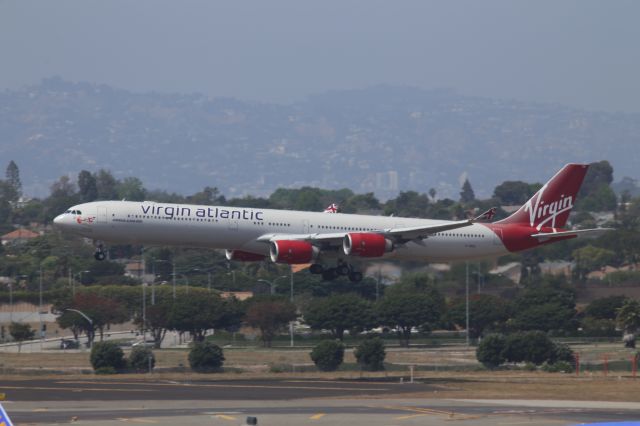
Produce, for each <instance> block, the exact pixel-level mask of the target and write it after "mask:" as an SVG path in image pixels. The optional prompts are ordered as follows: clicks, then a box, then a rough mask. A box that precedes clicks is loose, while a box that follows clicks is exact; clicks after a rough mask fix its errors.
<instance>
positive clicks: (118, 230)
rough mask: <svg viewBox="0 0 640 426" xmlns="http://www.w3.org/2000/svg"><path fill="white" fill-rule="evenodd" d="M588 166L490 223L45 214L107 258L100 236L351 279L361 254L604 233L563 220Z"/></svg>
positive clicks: (160, 208) (170, 212)
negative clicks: (570, 225) (206, 250)
mask: <svg viewBox="0 0 640 426" xmlns="http://www.w3.org/2000/svg"><path fill="white" fill-rule="evenodd" d="M587 169H588V165H587V164H567V165H566V166H564V167H563V168H562V169H561V170H560V171H559V172H557V173H556V174H555V175H554V176H553V177H552V178H551V179H550V180H549V181H548V182H547V183H546V184H545V185H543V186H542V188H540V190H539V191H538V192H536V193H535V194H534V195H533V197H531V199H529V200H528V201H527V202H526V203H525V204H524V205H523V206H521V207H520V208H519V209H518V210H517V211H516V212H515V213H513V214H512V215H511V216H509V217H507V218H506V219H503V220H499V221H497V222H490V221H491V220H492V219H493V216H494V214H495V209H491V210H489V211H487V212H485V213H483V214H482V215H480V216H478V217H477V218H474V219H466V220H456V221H449V220H431V219H417V218H405V217H393V216H391V217H389V216H373V215H359V214H343V213H331V214H326V213H324V212H306V211H289V210H270V209H260V208H243V207H224V206H206V205H188V204H169V203H157V202H154V201H142V202H137V201H94V202H89V203H84V204H78V205H75V206H73V207H71V208H70V209H69V210H67V211H65V212H64V213H62V214H61V215H59V216H57V217H56V218H55V219H54V221H53V223H54V226H56V227H57V228H59V229H61V230H62V231H66V232H71V233H74V234H77V235H80V236H82V237H86V238H89V239H92V240H93V241H94V245H95V247H96V252H95V258H96V259H97V260H103V259H105V257H106V254H105V249H104V244H105V242H110V243H118V244H143V245H162V246H170V245H171V246H188V247H198V248H209V249H224V250H226V257H227V259H229V260H237V261H248V262H251V261H263V260H265V259H267V258H270V260H271V261H272V262H275V263H283V264H291V265H294V264H310V267H309V270H310V272H311V273H312V274H321V275H322V278H323V279H324V280H332V279H335V278H336V277H338V276H347V277H348V278H349V279H350V280H351V281H354V282H357V281H360V280H362V277H363V276H362V273H361V272H360V271H358V270H357V268H356V266H355V265H357V264H359V263H361V261H367V260H376V259H385V260H386V259H401V260H422V261H426V262H449V261H461V260H475V259H481V258H486V257H497V256H501V255H504V254H507V253H512V252H519V251H523V250H527V249H531V248H534V247H538V246H541V245H544V244H549V243H553V242H556V241H562V240H566V239H570V238H576V237H579V236H587V235H599V234H601V233H603V232H606V231H608V230H609V229H607V228H596V229H580V230H573V229H565V228H564V226H565V224H566V222H567V219H568V217H569V213H570V211H571V209H572V207H573V206H574V204H575V200H576V196H577V193H578V190H579V189H580V186H581V184H582V181H583V179H584V176H585V175H586V173H587ZM332 210H333V209H332ZM487 221H488V222H487ZM332 265H335V266H332Z"/></svg>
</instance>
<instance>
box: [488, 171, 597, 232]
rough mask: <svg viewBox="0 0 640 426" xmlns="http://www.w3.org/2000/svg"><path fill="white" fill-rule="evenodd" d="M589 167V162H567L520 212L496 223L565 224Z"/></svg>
mask: <svg viewBox="0 0 640 426" xmlns="http://www.w3.org/2000/svg"><path fill="white" fill-rule="evenodd" d="M588 168H589V166H588V165H587V164H567V165H566V166H564V167H563V168H562V169H561V170H560V171H559V172H558V173H556V175H555V176H554V177H552V178H551V180H549V182H547V183H545V184H544V186H543V187H542V188H540V190H539V191H538V192H536V193H535V195H534V196H533V197H531V199H530V200H529V201H527V202H526V203H525V204H524V205H523V206H522V207H520V208H519V209H518V211H517V212H515V213H514V214H512V215H511V216H509V217H508V218H506V219H504V220H501V221H499V222H497V223H504V224H521V225H527V226H531V227H532V228H533V227H535V228H536V229H538V230H540V229H541V228H542V227H547V228H562V227H563V226H564V225H565V224H566V223H567V218H568V217H569V213H570V212H571V208H573V205H574V203H575V201H576V195H577V194H578V190H579V189H580V185H582V180H583V179H584V176H585V174H586V173H587V169H588Z"/></svg>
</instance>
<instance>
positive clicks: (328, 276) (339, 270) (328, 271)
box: [309, 261, 363, 283]
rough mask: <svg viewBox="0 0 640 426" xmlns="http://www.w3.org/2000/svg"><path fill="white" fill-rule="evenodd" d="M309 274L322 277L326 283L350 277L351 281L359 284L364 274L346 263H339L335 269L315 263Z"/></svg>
mask: <svg viewBox="0 0 640 426" xmlns="http://www.w3.org/2000/svg"><path fill="white" fill-rule="evenodd" d="M309 272H311V273H312V274H316V275H322V279H323V280H324V281H332V280H335V279H336V278H338V277H340V276H347V277H349V281H351V282H354V283H357V282H360V281H362V278H363V276H362V272H359V271H356V270H355V269H354V268H353V266H351V265H350V264H348V263H345V262H342V261H340V262H338V265H337V266H336V267H335V268H325V267H324V266H323V265H321V264H319V263H314V264H312V265H311V266H310V267H309Z"/></svg>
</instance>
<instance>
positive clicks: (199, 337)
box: [168, 288, 239, 342]
mask: <svg viewBox="0 0 640 426" xmlns="http://www.w3.org/2000/svg"><path fill="white" fill-rule="evenodd" d="M189 292H190V294H187V293H186V292H180V293H178V294H177V296H176V299H175V301H173V302H172V305H171V310H170V311H169V324H168V326H169V328H171V329H173V330H177V331H179V332H182V333H184V332H188V333H190V334H191V336H192V337H193V340H194V341H196V342H201V341H203V340H204V336H205V332H206V331H207V330H211V329H215V328H224V327H227V326H230V325H232V324H230V322H231V319H230V316H229V312H228V311H227V307H228V306H229V305H228V304H227V303H225V302H224V301H223V300H222V299H221V298H220V296H218V295H216V294H212V293H209V292H208V291H207V290H204V289H195V288H194V289H190V290H189ZM234 318H236V316H235V315H234ZM235 320H236V321H237V318H236V319H235ZM237 322H239V321H237Z"/></svg>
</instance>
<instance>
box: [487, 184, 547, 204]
mask: <svg viewBox="0 0 640 426" xmlns="http://www.w3.org/2000/svg"><path fill="white" fill-rule="evenodd" d="M540 186H541V185H540V184H528V183H526V182H522V181H520V180H516V181H512V180H508V181H505V182H502V183H501V184H500V185H498V186H496V188H495V189H494V190H493V196H494V198H497V199H498V201H499V202H500V204H502V205H509V206H519V205H522V204H524V203H526V202H527V200H529V199H530V198H531V197H532V196H533V194H535V193H536V191H537V190H538V189H540Z"/></svg>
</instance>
